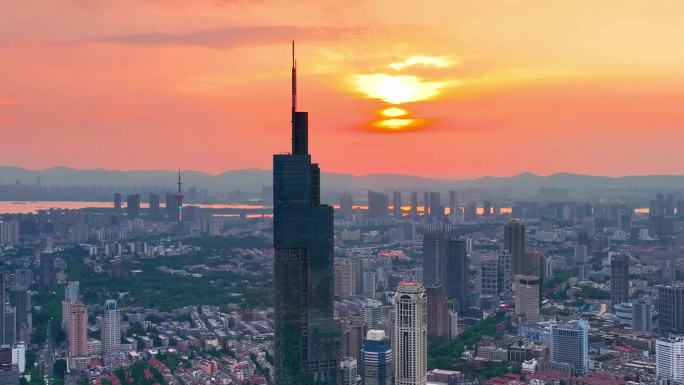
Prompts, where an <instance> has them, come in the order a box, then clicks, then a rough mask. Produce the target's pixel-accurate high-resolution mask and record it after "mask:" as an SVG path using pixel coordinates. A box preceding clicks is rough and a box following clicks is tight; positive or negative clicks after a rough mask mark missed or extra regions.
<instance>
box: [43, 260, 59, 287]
mask: <svg viewBox="0 0 684 385" xmlns="http://www.w3.org/2000/svg"><path fill="white" fill-rule="evenodd" d="M55 281H56V272H55V254H53V253H43V254H41V256H40V282H41V286H43V289H45V290H51V289H52V288H54V286H55V283H56V282H55Z"/></svg>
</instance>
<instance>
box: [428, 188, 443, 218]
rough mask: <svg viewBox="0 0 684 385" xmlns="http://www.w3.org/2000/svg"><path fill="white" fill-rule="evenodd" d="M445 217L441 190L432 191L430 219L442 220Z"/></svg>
mask: <svg viewBox="0 0 684 385" xmlns="http://www.w3.org/2000/svg"><path fill="white" fill-rule="evenodd" d="M443 217H444V206H442V200H441V198H440V194H439V192H431V193H430V219H432V220H441V219H442V218H443Z"/></svg>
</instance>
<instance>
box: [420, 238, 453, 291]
mask: <svg viewBox="0 0 684 385" xmlns="http://www.w3.org/2000/svg"><path fill="white" fill-rule="evenodd" d="M448 244H449V235H448V234H447V233H445V232H443V231H434V232H426V233H425V234H423V283H424V284H425V285H436V284H442V283H444V284H446V283H447V282H446V280H444V278H445V275H446V273H447V250H448Z"/></svg>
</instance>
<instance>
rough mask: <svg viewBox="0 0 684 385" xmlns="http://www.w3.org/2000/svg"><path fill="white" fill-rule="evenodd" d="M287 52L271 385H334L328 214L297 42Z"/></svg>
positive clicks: (277, 168) (276, 168) (277, 178)
mask: <svg viewBox="0 0 684 385" xmlns="http://www.w3.org/2000/svg"><path fill="white" fill-rule="evenodd" d="M292 49H293V57H292V153H291V154H287V155H284V154H278V155H274V156H273V245H274V248H275V258H274V266H273V274H274V279H273V284H274V293H273V294H274V300H273V302H274V321H275V322H274V323H275V325H274V348H275V349H274V350H275V352H274V357H273V359H274V362H273V367H274V384H276V385H336V384H337V376H338V361H339V357H340V341H339V339H340V328H339V325H338V324H337V323H336V322H335V320H334V309H333V209H332V207H330V206H326V205H321V203H320V191H321V187H320V170H319V168H318V165H317V164H315V163H311V156H310V155H309V153H308V146H307V136H308V115H307V113H306V112H300V111H297V106H296V104H297V99H296V95H297V90H296V89H297V80H296V79H297V74H296V61H295V59H294V42H293V45H292Z"/></svg>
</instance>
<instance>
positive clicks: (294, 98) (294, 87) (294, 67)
mask: <svg viewBox="0 0 684 385" xmlns="http://www.w3.org/2000/svg"><path fill="white" fill-rule="evenodd" d="M296 111H297V60H295V42H294V40H292V149H293V152H294V142H295V112H296Z"/></svg>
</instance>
